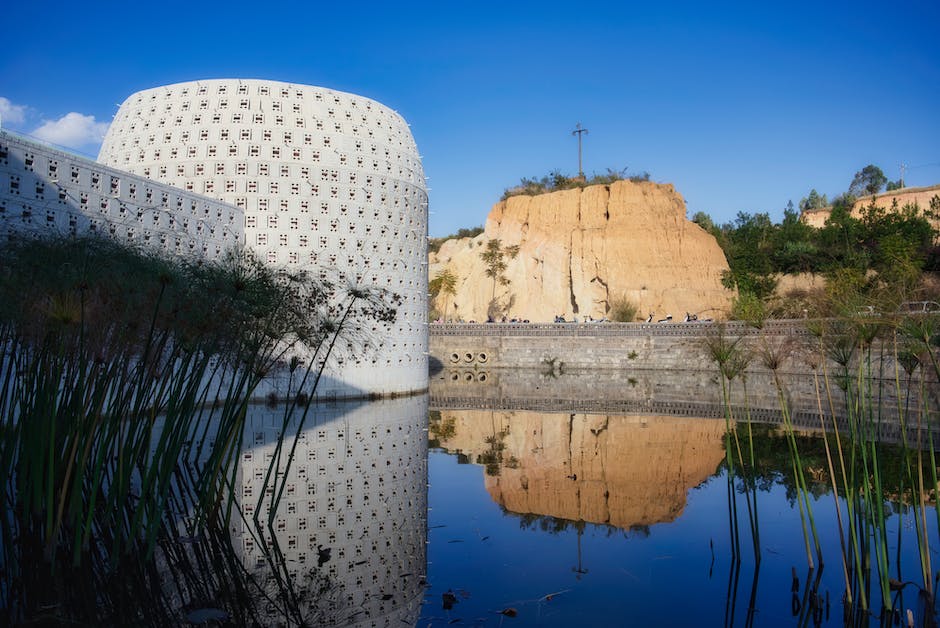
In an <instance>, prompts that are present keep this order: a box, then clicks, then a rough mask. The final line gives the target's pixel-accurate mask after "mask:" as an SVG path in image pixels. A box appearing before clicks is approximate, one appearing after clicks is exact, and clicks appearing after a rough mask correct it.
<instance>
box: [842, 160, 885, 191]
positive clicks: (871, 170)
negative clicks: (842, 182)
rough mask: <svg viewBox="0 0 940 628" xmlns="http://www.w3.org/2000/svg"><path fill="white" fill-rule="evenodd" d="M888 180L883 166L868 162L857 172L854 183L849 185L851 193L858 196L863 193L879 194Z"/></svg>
mask: <svg viewBox="0 0 940 628" xmlns="http://www.w3.org/2000/svg"><path fill="white" fill-rule="evenodd" d="M887 182H888V177H886V176H885V173H884V172H882V171H881V168H879V167H878V166H876V165H874V164H868V165H867V166H865V167H864V168H862V169H861V170H859V171H858V172H856V173H855V178H854V179H852V183H851V185H849V194H851V195H852V196H854V197H856V198H858V197H859V196H862V195H863V194H868V195H872V194H877V193H878V192H880V191H881V189H882V188H883V187H884V186H885V183H887Z"/></svg>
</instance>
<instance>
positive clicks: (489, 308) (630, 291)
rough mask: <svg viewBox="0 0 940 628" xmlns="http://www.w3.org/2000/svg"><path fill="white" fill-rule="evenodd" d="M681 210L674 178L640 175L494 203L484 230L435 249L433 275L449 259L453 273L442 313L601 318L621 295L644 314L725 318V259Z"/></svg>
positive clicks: (469, 316)
mask: <svg viewBox="0 0 940 628" xmlns="http://www.w3.org/2000/svg"><path fill="white" fill-rule="evenodd" d="M685 211H686V210H685V201H684V200H683V199H682V196H680V195H679V194H678V193H677V192H676V191H675V189H674V188H673V187H672V186H671V185H664V184H657V183H646V182H643V183H633V182H630V181H618V182H616V183H613V184H611V185H595V186H589V187H586V188H583V189H574V190H565V191H561V192H553V193H550V194H543V195H540V196H513V197H510V198H508V199H506V200H504V201H500V202H499V203H497V204H496V205H495V206H494V207H493V209H492V211H491V212H490V215H489V217H488V219H487V221H486V226H485V230H484V232H483V233H482V234H480V235H479V236H477V237H475V238H472V239H471V238H464V239H460V240H449V241H447V242H445V243H444V244H443V245H442V246H441V249H440V250H439V251H438V253H437V254H432V256H431V259H430V276H431V278H433V277H435V276H436V275H437V273H439V272H440V271H442V270H444V269H445V268H446V269H449V270H451V271H452V272H453V273H454V274H455V275H456V277H457V286H456V295H454V296H451V295H447V294H441V295H439V296H438V299H437V301H436V306H437V307H438V310H439V311H440V312H442V313H445V315H446V317H447V318H461V319H463V320H476V321H484V320H486V318H487V314H488V313H489V314H494V315H495V316H496V318H499V317H502V316H504V315H505V316H507V317H510V318H511V317H518V318H525V319H529V320H531V321H533V322H536V321H551V320H553V318H554V317H555V316H556V315H564V316H565V317H566V319H567V320H572V318H574V317H577V318H578V320H583V319H585V318H586V317H588V316H590V317H592V318H594V319H600V318H604V317H606V316H608V314H609V309H610V307H611V304H612V303H613V302H615V301H616V300H618V299H624V298H625V299H628V300H630V301H632V302H633V303H635V304H636V305H637V306H639V310H640V311H639V314H642V315H644V316H645V315H646V314H648V313H649V312H654V313H655V315H656V317H657V318H662V317H664V316H665V315H666V314H671V315H672V316H673V317H675V318H676V319H681V317H682V316H683V315H684V314H685V312H687V311H688V312H692V313H697V314H699V316H702V317H718V318H721V317H723V314H724V312H725V311H726V310H727V308H728V307H729V304H730V299H731V297H732V293H731V292H730V291H728V290H726V289H725V288H723V287H722V286H721V281H720V278H721V273H722V271H724V270H726V269H727V268H728V265H727V262H726V260H725V257H724V254H723V253H722V251H721V248H720V247H719V246H718V243H717V242H716V241H715V239H714V238H713V237H712V236H711V235H709V234H708V233H706V232H705V231H704V230H702V229H701V228H700V227H699V226H698V225H696V224H694V223H692V222H690V221H689V220H686V218H685ZM491 240H499V242H500V244H501V251H502V253H503V261H504V262H505V264H506V268H505V270H504V271H503V272H502V273H501V276H500V277H498V278H496V280H494V278H492V277H489V276H487V274H486V265H485V263H484V261H483V259H482V257H481V254H482V253H483V252H484V251H485V250H486V246H487V243H488V242H489V241H491ZM516 247H517V248H516Z"/></svg>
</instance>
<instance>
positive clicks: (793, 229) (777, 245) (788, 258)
mask: <svg viewBox="0 0 940 628" xmlns="http://www.w3.org/2000/svg"><path fill="white" fill-rule="evenodd" d="M813 191H815V190H813ZM815 231H816V230H815V229H814V228H813V227H811V226H809V225H808V224H806V223H805V222H803V221H802V220H800V214H799V212H797V211H796V210H795V209H794V208H793V203H792V202H790V203H789V204H788V205H787V208H786V209H785V210H784V211H783V220H782V221H781V222H780V224H779V225H776V227H775V228H774V229H773V231H772V234H771V243H772V244H771V248H772V251H773V254H772V259H771V261H772V262H773V267H774V271H776V272H781V271H782V272H785V273H800V272H807V271H809V270H810V269H812V268H813V266H814V264H815V262H816V260H817V258H818V255H819V249H818V248H817V246H816V244H815V242H813V240H814V236H815Z"/></svg>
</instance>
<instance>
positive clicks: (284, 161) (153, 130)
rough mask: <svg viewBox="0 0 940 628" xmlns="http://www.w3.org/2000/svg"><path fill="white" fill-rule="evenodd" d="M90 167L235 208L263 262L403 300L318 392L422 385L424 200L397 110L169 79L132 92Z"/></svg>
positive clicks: (340, 355)
mask: <svg viewBox="0 0 940 628" xmlns="http://www.w3.org/2000/svg"><path fill="white" fill-rule="evenodd" d="M98 159H99V161H100V162H102V163H105V164H108V165H110V166H113V167H115V168H119V169H122V170H127V171H129V172H133V173H136V174H139V175H142V176H145V177H148V178H150V179H154V180H156V181H159V182H163V183H168V184H170V185H173V186H176V187H179V188H183V189H184V190H189V191H192V192H195V193H197V194H204V195H206V196H209V197H214V198H218V199H222V200H224V201H226V202H229V203H232V204H234V205H236V206H237V207H240V208H242V209H244V211H245V238H246V242H247V244H248V246H249V247H251V248H253V249H254V250H255V251H257V252H258V254H259V255H260V256H261V257H262V259H265V260H267V261H268V262H270V263H271V264H276V265H283V266H286V267H288V268H294V269H309V270H311V271H313V272H316V273H319V274H320V276H321V277H322V278H324V279H334V278H335V277H336V276H337V275H341V276H342V279H341V281H342V282H346V283H348V284H350V285H356V286H364V287H378V288H383V289H386V290H388V291H390V292H392V293H395V294H397V295H399V296H400V297H401V306H400V307H399V308H398V312H397V316H396V320H395V322H394V323H392V324H391V325H385V326H383V325H381V324H380V325H372V326H367V327H366V328H365V329H363V330H362V332H363V333H364V334H365V335H366V336H369V337H370V339H369V341H368V342H367V344H368V345H371V346H372V347H377V348H376V349H366V350H363V349H362V346H363V345H362V343H359V344H356V345H355V346H352V345H350V346H348V347H338V348H337V353H336V364H335V365H334V366H333V367H330V368H329V370H328V371H327V373H326V375H327V377H326V378H324V379H323V380H322V383H321V388H320V389H319V390H318V394H321V395H323V394H327V395H329V394H333V393H335V394H337V395H347V394H352V395H355V394H359V393H393V392H405V391H412V390H420V389H424V388H426V387H427V314H426V313H427V191H426V187H425V181H424V173H423V171H422V168H421V162H420V157H419V155H418V152H417V148H416V146H415V143H414V139H413V138H412V136H411V132H410V130H409V129H408V125H407V124H406V123H405V121H404V120H403V119H402V118H401V116H399V115H398V114H397V113H395V112H394V111H392V110H391V109H389V108H387V107H385V106H383V105H381V104H379V103H377V102H375V101H373V100H370V99H368V98H363V97H361V96H356V95H353V94H347V93H342V92H335V91H332V90H328V89H324V88H319V87H310V86H305V85H293V84H288V83H280V82H274V81H262V80H238V79H225V80H209V81H197V82H190V83H179V84H176V85H169V86H165V87H157V88H154V89H149V90H145V91H142V92H138V93H136V94H133V95H132V96H130V97H129V98H128V99H127V100H126V101H125V102H124V104H123V105H121V107H120V110H119V111H118V113H117V115H116V116H115V118H114V121H113V123H112V124H111V127H110V129H109V131H108V134H107V136H106V137H105V140H104V143H103V145H102V147H101V152H100V154H99V157H98Z"/></svg>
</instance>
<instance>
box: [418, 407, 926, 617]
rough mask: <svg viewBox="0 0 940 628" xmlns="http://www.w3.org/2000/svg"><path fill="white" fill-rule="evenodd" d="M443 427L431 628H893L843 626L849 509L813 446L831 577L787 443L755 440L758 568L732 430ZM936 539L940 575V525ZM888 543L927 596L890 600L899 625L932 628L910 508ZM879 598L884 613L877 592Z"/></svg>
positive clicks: (596, 419) (489, 423)
mask: <svg viewBox="0 0 940 628" xmlns="http://www.w3.org/2000/svg"><path fill="white" fill-rule="evenodd" d="M430 425H431V431H430V433H431V437H432V445H433V448H432V449H431V451H430V453H429V458H428V460H429V464H428V473H429V479H430V490H429V495H428V503H429V518H428V525H429V540H430V544H429V547H428V582H429V586H428V589H427V594H426V596H425V603H424V606H423V608H422V614H421V619H420V621H419V625H422V626H425V625H434V626H444V625H448V624H451V623H454V624H459V625H544V626H573V625H590V626H631V625H637V626H731V625H740V626H748V625H754V626H793V625H797V626H817V625H824V626H836V625H844V624H848V625H878V623H879V622H878V620H876V619H873V618H871V617H869V616H867V615H865V614H859V615H858V616H856V617H855V618H849V619H848V620H846V618H845V617H844V612H845V610H846V606H845V605H844V603H843V595H844V591H845V576H844V572H843V565H842V559H841V552H840V549H839V547H840V540H839V533H838V530H839V526H838V521H837V519H836V502H835V501H834V500H833V497H832V490H831V487H830V486H829V478H828V472H827V470H826V460H825V457H824V443H823V441H822V439H821V438H820V437H819V436H818V435H816V434H809V433H805V434H803V435H801V436H799V445H800V450H801V451H802V452H803V453H804V456H805V457H804V463H805V464H806V466H807V467H808V469H809V474H810V479H809V484H808V490H809V495H808V500H807V501H808V503H809V507H810V508H811V509H812V512H813V518H814V521H815V523H816V526H817V531H818V534H819V537H820V545H821V550H822V557H823V560H824V564H823V566H822V568H821V569H820V567H819V562H818V558H817V555H816V552H815V551H812V552H811V554H812V557H813V561H814V563H815V567H816V568H815V569H813V570H810V569H809V568H808V560H807V552H806V545H805V542H804V536H803V526H802V523H801V521H802V519H801V516H800V508H799V500H798V491H797V489H796V485H795V482H794V477H793V473H792V468H791V467H790V466H789V455H788V450H787V443H786V441H785V440H784V439H783V437H782V435H781V432H780V430H778V429H777V428H770V427H761V426H755V427H754V433H755V451H756V452H757V455H758V463H757V465H756V466H757V469H758V471H759V474H758V477H757V478H756V480H755V482H754V484H753V485H754V488H755V490H753V491H751V492H750V498H751V500H752V505H753V504H754V503H755V502H756V505H755V506H753V507H754V512H756V519H757V526H756V527H757V530H758V532H759V550H760V562H759V566H758V561H757V560H756V559H755V552H754V545H753V543H752V534H751V531H750V530H751V528H750V525H749V519H748V515H747V500H746V495H745V493H746V491H745V490H744V486H743V484H742V483H741V481H740V479H738V480H737V481H736V482H735V484H734V493H733V494H732V496H733V497H734V500H735V503H736V505H737V509H738V512H737V517H738V521H739V526H740V528H739V530H740V532H739V546H740V549H739V551H738V554H737V556H738V557H739V559H740V560H738V559H736V557H735V555H734V554H733V552H732V547H733V543H732V536H731V529H732V526H731V524H730V523H729V522H730V515H729V482H728V470H727V465H726V464H725V457H724V430H725V426H724V422H723V421H720V420H716V419H690V418H677V417H665V416H658V417H657V416H614V415H592V414H568V413H561V414H556V413H537V412H525V411H494V410H460V411H448V410H441V411H439V412H432V413H431V423H430ZM891 455H892V454H891V453H889V452H888V451H887V450H886V451H885V452H883V453H882V457H883V459H884V460H885V461H886V466H887V467H890V469H891V471H889V472H888V473H887V474H886V480H887V476H889V475H890V474H891V473H893V472H895V471H897V467H896V466H892V464H891V463H890V460H891ZM839 503H840V506H841V508H842V516H843V517H847V514H846V511H845V504H844V502H843V501H842V500H839ZM926 524H927V529H928V531H929V545H930V549H929V551H928V553H929V555H930V556H931V557H932V560H933V563H934V564H936V548H937V547H938V545H937V519H936V514H935V512H934V510H933V508H929V507H928V508H927V518H926ZM885 532H886V539H887V548H886V549H887V551H888V552H889V553H890V558H891V561H892V563H891V567H890V569H891V571H890V575H891V576H892V577H895V578H897V579H898V580H899V581H901V582H906V581H910V582H911V583H910V584H907V585H905V586H904V587H903V588H902V589H901V590H900V591H892V592H891V596H892V602H893V605H894V606H895V607H896V608H899V609H900V613H899V615H898V616H897V618H895V617H894V616H891V617H888V618H885V619H886V621H887V622H888V624H889V625H894V620H895V619H898V620H902V621H903V622H904V624H905V625H906V622H907V617H906V611H907V609H910V611H911V614H912V616H913V618H914V621H915V624H916V625H930V621H932V613H929V612H928V613H927V614H926V616H925V613H924V608H923V602H924V599H923V597H922V596H921V595H919V592H920V588H921V586H922V585H923V578H922V576H921V572H920V567H919V565H920V562H919V559H918V554H917V548H918V545H917V538H916V536H917V535H916V521H915V517H914V513H913V511H912V510H911V509H910V508H906V507H905V506H904V505H898V504H896V505H895V506H894V510H893V511H891V512H890V513H889V514H888V516H887V521H886V526H885ZM862 534H866V533H865V532H864V531H862ZM867 534H868V536H869V537H871V535H872V534H873V533H872V532H871V531H869V532H868V533H867ZM899 546H900V550H899ZM896 558H897V559H898V561H899V563H900V569H898V566H897V562H898V561H895V559H896ZM873 560H874V559H873ZM873 568H874V567H873ZM853 575H854V574H853ZM863 590H864V591H863V592H864V593H865V594H866V595H867V596H868V598H869V599H871V600H872V601H871V605H872V606H873V607H875V608H877V609H880V608H881V602H880V597H879V596H880V593H879V588H878V584H877V582H872V583H871V584H870V586H869V587H867V589H866V588H865V587H863ZM859 593H860V592H859V591H858V590H857V589H856V592H855V595H856V597H858V595H859ZM875 612H876V613H877V611H875ZM925 620H926V621H925Z"/></svg>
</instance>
